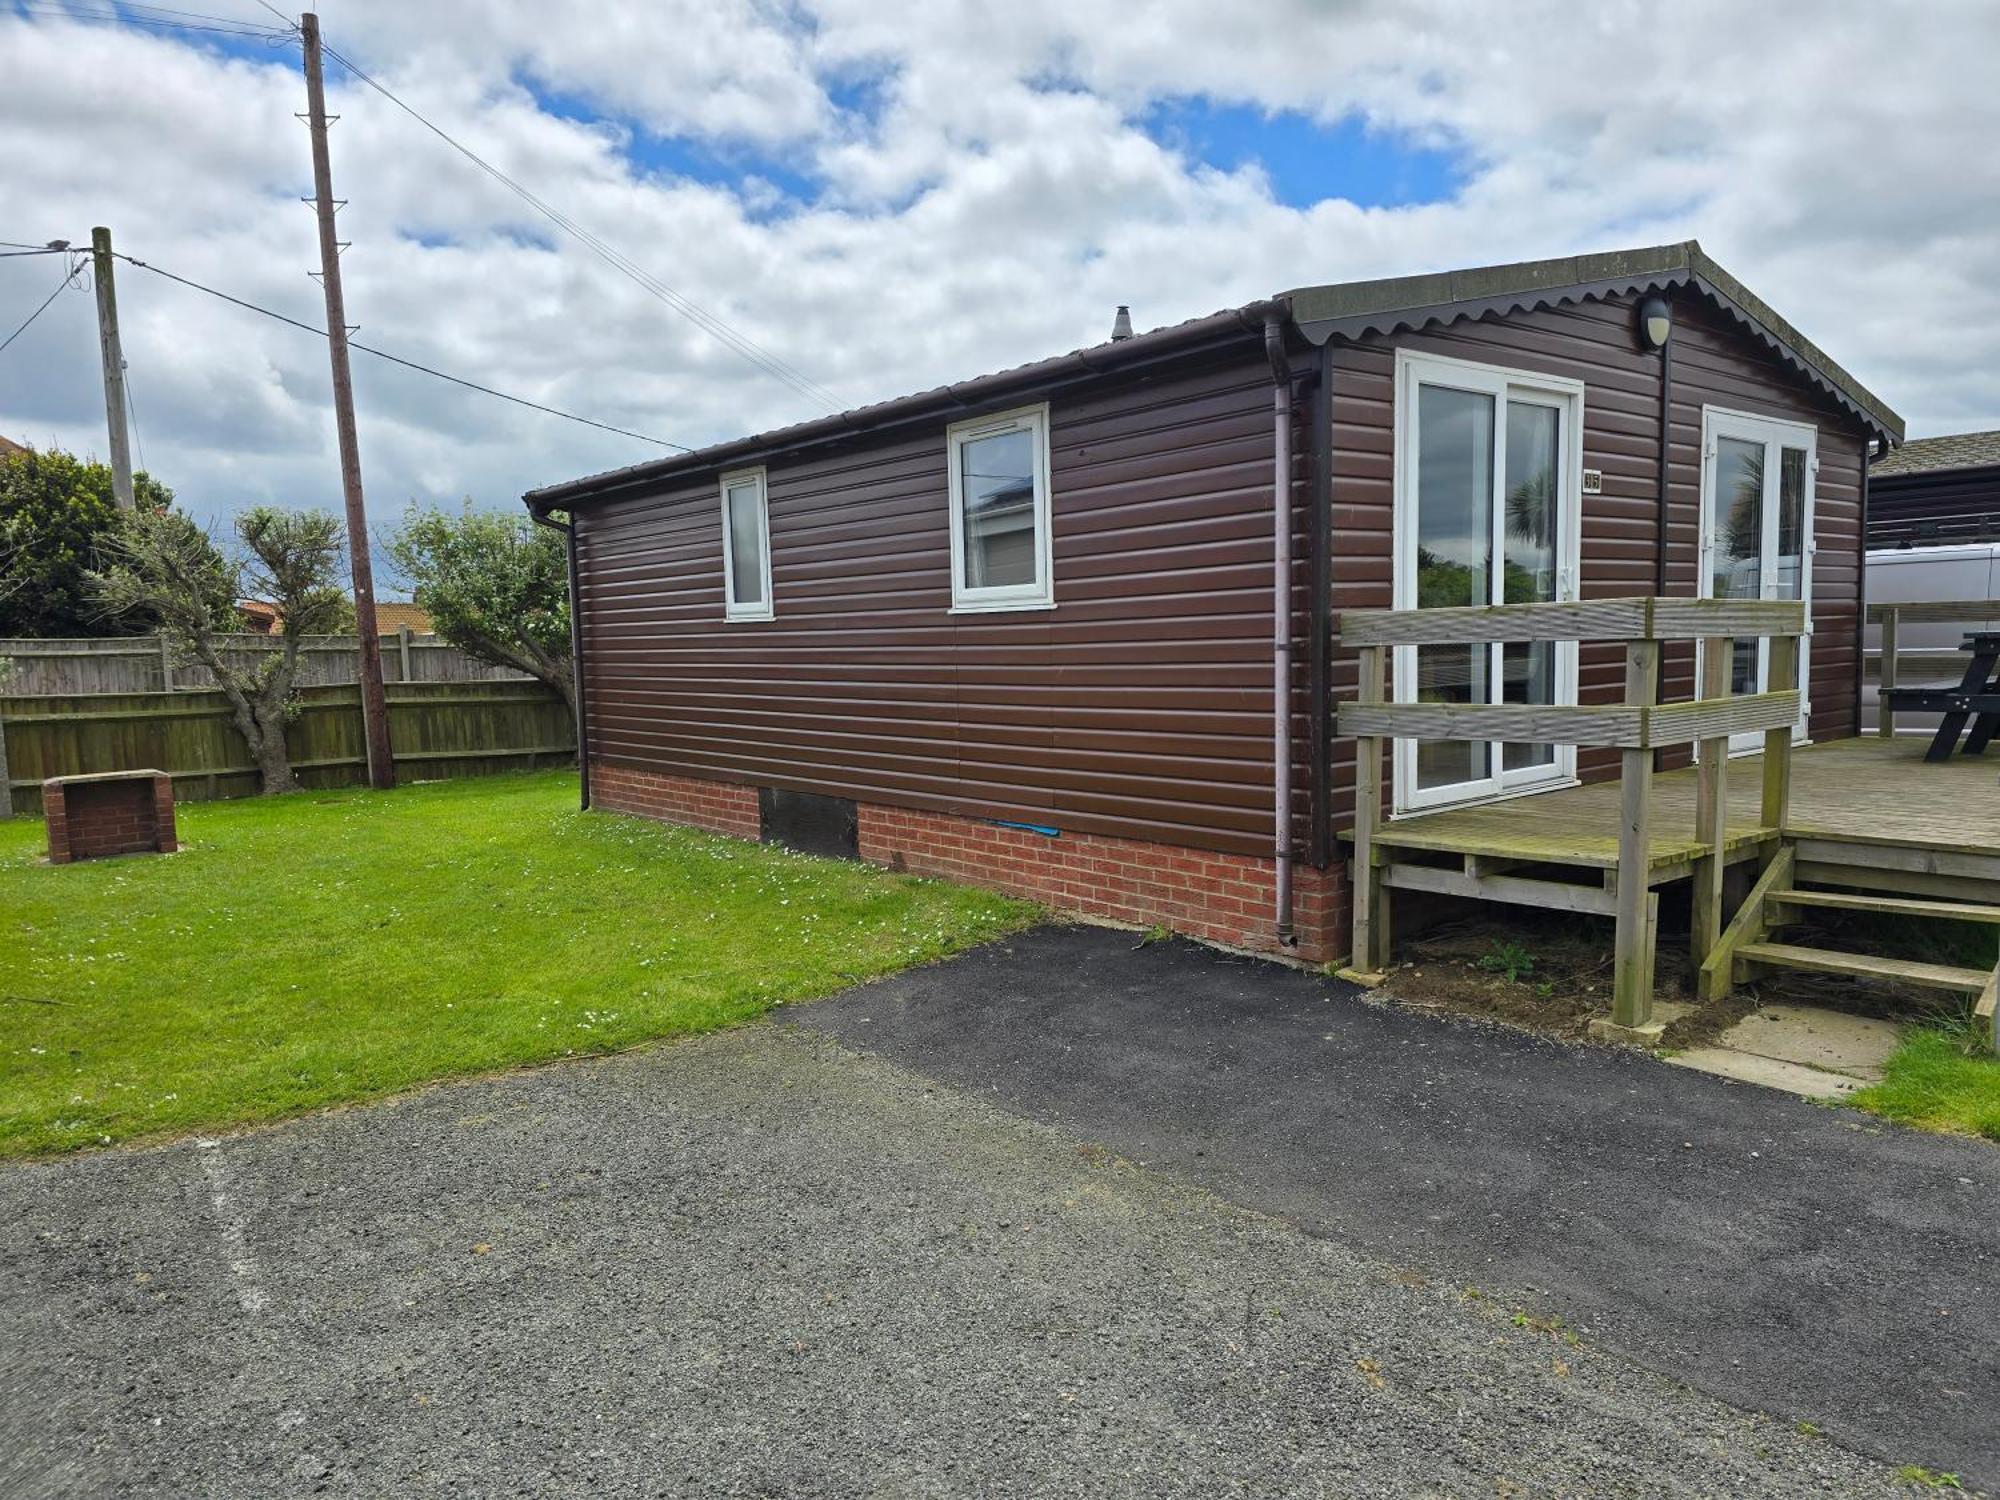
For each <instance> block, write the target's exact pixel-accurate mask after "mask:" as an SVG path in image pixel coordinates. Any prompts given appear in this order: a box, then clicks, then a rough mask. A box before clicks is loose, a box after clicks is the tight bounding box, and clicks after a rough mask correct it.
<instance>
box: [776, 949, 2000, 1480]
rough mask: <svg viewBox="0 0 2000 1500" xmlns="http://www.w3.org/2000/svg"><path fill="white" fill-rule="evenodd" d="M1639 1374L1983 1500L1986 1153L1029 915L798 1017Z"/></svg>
mask: <svg viewBox="0 0 2000 1500" xmlns="http://www.w3.org/2000/svg"><path fill="white" fill-rule="evenodd" d="M796 1021H797V1023H798V1024H800V1025H804V1026H810V1027H812V1028H815V1029H817V1030H819V1031H821V1032H824V1033H825V1034H828V1035H832V1036H835V1037H838V1038H840V1039H842V1040H843V1041H846V1042H849V1043H851V1044H853V1045H856V1046H860V1047H865V1048H868V1049H870V1050H872V1051H874V1052H876V1053H877V1054H879V1055H880V1056H883V1057H885V1058H888V1059H891V1060H894V1061H896V1062H899V1063H902V1064H905V1065H907V1066H909V1067H912V1068H915V1069H919V1070H921V1071H923V1072H924V1073H926V1074H929V1075H931V1076H933V1077H936V1078H938V1079H940V1080H943V1081H945V1082H947V1083H950V1084H952V1085H954V1086H956V1087H960V1088H965V1089H968V1090H974V1091H977V1092H978V1094H979V1095H980V1097H983V1098H986V1099H990V1100H992V1101H993V1102H995V1103H997V1104H1000V1105H1002V1106H1004V1107H1006V1108H1008V1109H1010V1110H1016V1111H1019V1112H1021V1113H1022V1114H1024V1115H1027V1116H1029V1117H1031V1118H1034V1119H1037V1120H1041V1121H1044V1122H1046V1123H1048V1124H1051V1125H1053V1126H1055V1127H1057V1128H1059V1129H1061V1130H1063V1131H1066V1132H1069V1133H1071V1134H1074V1135H1076V1136H1077V1137H1079V1138H1082V1139H1086V1140H1090V1141H1095V1142H1098V1143H1101V1144H1102V1145H1104V1146H1105V1147H1106V1148H1107V1149H1110V1150H1113V1151H1116V1152H1118V1153H1120V1154H1122V1155H1125V1156H1127V1157H1130V1158H1132V1159H1134V1160H1136V1161H1139V1162H1143V1163H1144V1164H1145V1165H1146V1167H1148V1168H1149V1169H1156V1170H1162V1171H1165V1172H1167V1173H1169V1174H1171V1175H1172V1176H1173V1177H1174V1178H1175V1179H1177V1180H1181V1181H1186V1182H1191V1183H1196V1184H1199V1185H1201V1186H1203V1187H1206V1188H1208V1189H1210V1190H1212V1191H1213V1192H1215V1193H1216V1194H1218V1195H1219V1196H1221V1197H1223V1198H1225V1199H1228V1200H1230V1201H1232V1202H1235V1203H1238V1204H1243V1205H1246V1206H1248V1207H1252V1208H1256V1209H1260V1210H1262V1211H1264V1212H1266V1213H1270V1214H1273V1215H1277V1216H1279V1217H1282V1218H1283V1219H1285V1220H1287V1221H1288V1222H1290V1223H1292V1224H1295V1225H1297V1226H1299V1227H1300V1228H1301V1229H1303V1230H1305V1231H1307V1232H1309V1233H1310V1234H1312V1235H1315V1236H1321V1237H1325V1238H1327V1239H1329V1240H1331V1241H1334V1242H1336V1243H1338V1244H1341V1245H1343V1246H1346V1247H1349V1248H1352V1249H1354V1250H1356V1251H1359V1252H1361V1253H1362V1254H1364V1255H1367V1256H1369V1257H1372V1258H1377V1259H1380V1260H1382V1261H1385V1262H1387V1263H1390V1264H1396V1265H1404V1266H1408V1267H1410V1268H1412V1269H1413V1270H1415V1271H1418V1272H1420V1273H1421V1274H1423V1275H1426V1276H1428V1277H1435V1278H1440V1279H1445V1280H1449V1281H1451V1282H1454V1283H1463V1284H1469V1285H1473V1286H1476V1287H1479V1288H1481V1289H1482V1290H1483V1291H1486V1292H1488V1293H1491V1294H1493V1295H1497V1296H1499V1297H1500V1298H1501V1299H1502V1300H1504V1301H1507V1302H1509V1303H1514V1302H1519V1303H1522V1304H1524V1305H1528V1306H1539V1307H1542V1308H1545V1309H1547V1310H1549V1311H1550V1312H1551V1313H1553V1314H1555V1315H1556V1316H1559V1317H1561V1318H1562V1319H1564V1320H1565V1321H1566V1322H1567V1323H1569V1324H1572V1325H1575V1326H1578V1327H1581V1328H1582V1329H1584V1330H1587V1336H1588V1338H1589V1339H1590V1340H1591V1341H1592V1342H1594V1343H1595V1344H1597V1345H1599V1346H1600V1347H1603V1348H1606V1349H1609V1350H1615V1351H1617V1352H1618V1353H1619V1354H1620V1355H1622V1356H1623V1357H1624V1358H1626V1359H1628V1360H1630V1361H1631V1362H1632V1363H1634V1364H1635V1365H1639V1366H1643V1367H1645V1368H1648V1369H1651V1370H1654V1371H1657V1372H1659V1373H1661V1374H1663V1375H1666V1376H1668V1377H1671V1378H1673V1379H1675V1380H1679V1381H1683V1382H1685V1383H1686V1384H1688V1385H1690V1386H1692V1387H1694V1388H1696V1389H1698V1390H1701V1391H1704V1392H1707V1393H1709V1394H1711V1395H1714V1396H1717V1397H1719V1398H1721V1399H1722V1400H1724V1401H1727V1402H1729V1403H1731V1404H1733V1405H1735V1406H1738V1407H1742V1408H1745V1409H1748V1410H1753V1411H1765V1412H1770V1413H1773V1414H1776V1415H1778V1416H1780V1417H1782V1418H1784V1419H1785V1420H1787V1421H1791V1422H1807V1423H1811V1424H1813V1425H1814V1426H1815V1427H1817V1428H1819V1429H1821V1430H1824V1431H1826V1432H1828V1433H1830V1434H1832V1435H1833V1436H1835V1437H1836V1438H1838V1439H1839V1440H1841V1441H1843V1442H1845V1443H1849V1444H1852V1445H1854V1446H1855V1447H1857V1448H1859V1449H1861V1450H1863V1451H1865V1452H1869V1453H1873V1454H1875V1455H1877V1456H1880V1457H1882V1458H1884V1459H1888V1460H1891V1461H1894V1462H1896V1463H1899V1464H1900V1463H1911V1462H1914V1463H1921V1464H1924V1465H1926V1466H1929V1467H1931V1468H1933V1469H1937V1470H1945V1471H1956V1472H1957V1473H1959V1474H1960V1475H1961V1476H1963V1478H1964V1479H1965V1481H1966V1482H1967V1483H1968V1484H1972V1483H1977V1484H1979V1485H1981V1486H1984V1487H1987V1488H1990V1489H1993V1490H1996V1491H2000V1424H1996V1423H1995V1421H1994V1415H1993V1414H1994V1413H1995V1412H1996V1411H2000V1149H1995V1148H1994V1147H1993V1146H1991V1145H1989V1144H1987V1143H1984V1142H1977V1141H1966V1140H1952V1139H1945V1138H1941V1137H1937V1136H1925V1135H1919V1134H1917V1133H1914V1132H1911V1131H1907V1130H1903V1129H1900V1128H1898V1127H1895V1126H1889V1125H1884V1124H1881V1123H1879V1122H1875V1121H1873V1120H1871V1119H1870V1118H1869V1117H1867V1116H1865V1115H1861V1114H1858V1113H1855V1112H1852V1111H1846V1110H1838V1109H1831V1108H1827V1107H1825V1106H1821V1105H1816V1104H1811V1103H1807V1102H1805V1101H1803V1100H1799V1099H1795V1098H1792V1097H1790V1096H1788V1095H1784V1094H1778V1093H1774V1092H1771V1091H1769V1090H1765V1089H1759V1088H1754V1087H1750V1086H1746V1085H1739V1084H1732V1083H1729V1082H1725V1081H1723V1080H1721V1079H1716V1078H1711V1077H1708V1076H1706V1075H1702V1074H1698V1073H1693V1072H1689V1071H1687V1070H1683V1069H1678V1068H1668V1067H1663V1066H1660V1065H1659V1064H1657V1063H1654V1062H1652V1061H1650V1060H1648V1059H1646V1058H1643V1057H1641V1056H1639V1055H1637V1054H1634V1053H1629V1052H1623V1051H1614V1050H1610V1049H1603V1048H1586V1047H1569V1046H1563V1045H1559V1044H1557V1043H1553V1042H1547V1041H1543V1040H1540V1039H1538V1038H1535V1037H1532V1036H1528V1035H1525V1034H1522V1033H1519V1032H1514V1031H1508V1030H1504V1029H1500V1028H1496V1027H1486V1026H1476V1025H1472V1024H1468V1023H1464V1022H1453V1021H1442V1020H1438V1019H1434V1018H1431V1017H1425V1016H1416V1015H1411V1014H1408V1013H1404V1012H1398V1011H1395V1010H1392V1009H1389V1008H1386V1007H1383V1006H1379V1005H1372V1004H1368V1003H1365V1002H1364V1001H1363V1000H1362V999H1361V998H1360V997H1359V995H1358V992H1356V991H1355V990H1354V989H1353V988H1352V987H1351V986H1347V985H1344V984H1341V983H1338V982H1334V981H1328V980H1324V979H1320V978H1317V977H1315V976H1312V975H1308V974H1304V973H1300V972H1296V971H1290V970H1286V969H1283V968H1280V967H1277V966H1275V965H1271V964H1265V963H1259V962H1256V961H1252V960H1244V959H1236V958H1232V957H1230V956H1227V955H1224V954H1220V953H1217V952H1214V951H1212V950H1208V949H1203V948H1199V947H1196V946H1194V945H1192V944H1186V943H1178V942H1176V943H1163V944H1144V945H1141V944H1139V943H1138V942H1137V940H1136V939H1135V938H1134V937H1132V936H1130V935H1128V934H1123V933H1116V932H1108V931H1104V930H1101V929H1091V928H1057V927H1048V928H1042V929H1038V930H1036V931H1034V932H1031V933H1028V934H1026V935H1024V936H1022V937H1020V938H1018V939H1014V940H1011V941H1009V942H1007V943H1004V944H996V945H994V946H992V947H989V948H986V949H982V950H980V951H978V952H976V953H973V954H971V955H968V956H967V957H965V958H963V959H961V960H958V961H956V962H954V963H951V964H947V965H940V966H937V967H934V968H930V969H924V970H917V971H912V972H910V973H907V974H904V975H901V976H898V977H896V978H894V979H890V980H887V981H884V982H883V983H880V984H877V985H874V986H872V987H869V988H866V989H863V990H857V991H853V992H851V993H849V994H847V995H845V996H842V997H840V998H838V999H836V1000H833V1001H830V1002H827V1003H825V1004H822V1005H818V1006H814V1007H811V1008H809V1009H807V1010H803V1011H800V1012H798V1013H797V1014H796Z"/></svg>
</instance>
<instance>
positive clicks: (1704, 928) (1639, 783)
mask: <svg viewBox="0 0 2000 1500" xmlns="http://www.w3.org/2000/svg"><path fill="white" fill-rule="evenodd" d="M1338 629H1339V635H1340V640H1341V643H1342V644H1343V645H1347V646H1354V647H1358V648H1359V650H1360V657H1361V663H1360V664H1361V676H1360V689H1359V692H1358V694H1357V696H1356V698H1355V700H1354V701H1353V702H1352V703H1345V704H1342V705H1341V706H1340V710H1339V725H1340V729H1341V732H1342V733H1345V734H1352V735H1354V736H1356V737H1357V738H1358V739H1359V741H1360V743H1359V745H1358V747H1357V748H1358V760H1357V763H1356V764H1357V769H1356V776H1355V804H1354V881H1353V887H1354V953H1353V958H1352V962H1353V964H1354V965H1355V967H1357V968H1365V969H1380V968H1383V967H1384V966H1386V964H1387V962H1388V958H1389V954H1388V921H1387V905H1386V889H1385V886H1384V882H1383V878H1382V868H1381V866H1382V860H1381V853H1380V850H1379V849H1378V848H1377V846H1376V842H1375V839H1376V833H1377V831H1378V830H1379V829H1380V827H1381V825H1382V817H1383V808H1382V741H1383V740H1385V739H1391V740H1393V739H1417V740H1464V739H1471V740H1487V741H1517V742H1526V743H1542V744H1551V743H1552V744H1567V745H1578V746H1593V747H1604V748H1609V749H1615V750H1618V751H1620V752H1621V753H1622V756H1623V765H1622V768H1621V772H1620V774H1621V787H1622V792H1621V798H1620V816H1619V827H1618V868H1617V889H1616V893H1615V894H1616V900H1617V907H1616V921H1617V960H1616V972H1615V981H1614V985H1613V996H1612V1021H1613V1023H1614V1026H1615V1027H1616V1028H1621V1029H1625V1030H1632V1031H1636V1030H1637V1029H1638V1028H1641V1027H1644V1026H1646V1025H1647V1024H1648V1023H1649V1022H1650V1020H1651V1017H1652V1000H1653V956H1654V949H1655V946H1656V941H1655V940H1656V930H1657V925H1658V912H1659V898H1658V897H1657V895H1655V894H1654V892H1653V890H1652V883H1651V879H1650V873H1651V868H1652V859H1651V842H1652V783H1653V751H1654V750H1655V749H1656V748H1658V747H1660V746H1663V745H1684V744H1690V743H1694V744H1699V745H1700V747H1701V749H1700V772H1699V780H1698V784H1697V794H1696V812H1695V837H1696V840H1697V841H1698V842H1699V843H1700V844H1701V845H1702V846H1703V847H1704V849H1705V851H1706V853H1705V855H1704V857H1703V859H1702V860H1701V863H1700V865H1699V867H1698V868H1697V869H1696V871H1695V896H1694V902H1695V905H1694V928H1695V932H1694V949H1695V957H1696V959H1697V961H1700V960H1701V959H1703V958H1705V957H1706V956H1707V953H1708V950H1709V949H1710V948H1712V947H1713V946H1714V944H1715V942H1716V940H1717V938H1718V937H1719V936H1720V934H1721V928H1722V873H1723V867H1724V863H1725V857H1726V849H1727V842H1728V840H1727V822H1728V816H1727V811H1728V770H1729V739H1730V736H1732V735H1735V734H1742V733H1747V732H1753V731H1760V730H1761V731H1762V732H1763V734H1764V766H1763V771H1764V787H1763V802H1762V815H1761V821H1762V824H1763V826H1765V827H1767V828H1770V829H1773V830H1776V829H1779V828H1781V827H1782V826H1783V824H1784V821H1785V815H1786V810H1787V805H1788V802H1789V799H1790V795H1791V751H1792V732H1793V727H1794V726H1795V725H1796V724H1797V722H1798V717H1799V692H1798V688H1797V678H1798V637H1799V636H1800V634H1801V633H1802V632H1803V631H1804V629H1805V607H1804V605H1802V604H1800V603H1798V602H1797V601H1793V600H1776V599H1772V600H1759V599H1648V598H1633V599H1591V600H1580V601H1574V602H1564V603H1554V604H1503V605H1493V606H1488V607H1479V606H1474V607H1471V608H1445V609H1409V610H1390V609H1378V610H1351V611H1348V612H1347V613H1345V614H1343V615H1341V616H1340V619H1339V623H1338ZM1750 637H1757V638H1760V639H1765V638H1767V639H1769V640H1770V642H1771V650H1770V676H1769V680H1770V682H1771V683H1773V684H1783V686H1774V687H1773V688H1772V690H1771V691H1768V692H1763V693H1756V694H1749V695H1744V696H1733V695H1732V694H1731V693H1730V688H1729V684H1730V674H1731V664H1732V662H1733V661H1734V658H1735V647H1736V641H1737V640H1738V639H1741V638H1750ZM1687 640H1698V641H1701V642H1703V643H1704V646H1703V667H1702V681H1701V689H1700V691H1701V696H1700V697H1699V698H1697V699H1695V700H1694V701H1692V702H1687V703H1660V702H1659V701H1657V692H1658V681H1659V665H1660V647H1661V644H1662V643H1663V642H1666V641H1687ZM1515 641H1595V642H1603V641H1611V642H1623V643H1624V645H1625V697H1624V700H1623V701H1622V702H1619V703H1586V704H1568V705H1563V704H1529V703H1394V702H1390V701H1388V698H1387V694H1386V692H1385V688H1386V685H1387V681H1388V676H1389V670H1388V669H1389V652H1390V651H1391V650H1392V649H1393V648H1395V647H1398V646H1419V645H1453V646H1461V645H1462V646H1474V645H1483V644H1491V643H1494V642H1515Z"/></svg>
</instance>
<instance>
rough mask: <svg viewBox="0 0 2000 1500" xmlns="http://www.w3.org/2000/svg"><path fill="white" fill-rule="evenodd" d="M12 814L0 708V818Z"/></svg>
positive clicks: (4, 720)
mask: <svg viewBox="0 0 2000 1500" xmlns="http://www.w3.org/2000/svg"><path fill="white" fill-rule="evenodd" d="M13 816H14V786H13V783H12V782H10V781H9V780H8V779H7V715H6V712H5V710H4V709H0V818H11V817H13Z"/></svg>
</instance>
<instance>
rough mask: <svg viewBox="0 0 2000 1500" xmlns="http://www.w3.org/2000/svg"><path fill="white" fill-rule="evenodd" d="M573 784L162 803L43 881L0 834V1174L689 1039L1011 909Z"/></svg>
mask: <svg viewBox="0 0 2000 1500" xmlns="http://www.w3.org/2000/svg"><path fill="white" fill-rule="evenodd" d="M576 785H577V783H576V776H575V774H574V773H555V774H548V773H544V774H535V775H515V776H498V777H486V778H479V779H469V780H464V781H455V782H446V783H434V784H431V785H427V786H412V787H406V788H402V789H400V790H397V791H394V792H387V793H374V792H360V791H350V792H337V793H320V792H301V793H297V794H295V795H292V796H287V797H279V798H269V799H259V800H249V801H240V802H214V803H194V804H183V805H182V806H181V807H180V808H179V809H178V817H179V825H180V837H181V839H182V850H183V852H181V853H179V854H176V855H173V856H171V857H169V858H157V857H144V856H142V857H137V858H129V859H113V860H100V861H96V862H92V863H86V864H79V865H70V866H64V867H60V868H57V867H51V866H49V865H46V864H43V863H42V862H41V856H42V852H43V843H42V840H43V832H42V825H41V823H40V822H39V821H36V820H32V819H26V818H20V819H15V820H14V821H13V822H11V823H9V822H0V1156H22V1155H28V1154H31V1153H37V1152H46V1151H58V1150H64V1149H69V1148H74V1147H82V1146H97V1145H105V1144H109V1143H111V1142H116V1141H125V1140H130V1139H133V1138H135V1137H141V1136H147V1135H155V1134H160V1133H165V1132H172V1131H181V1130H190V1129H197V1128H200V1129H212V1128H216V1127H221V1126H228V1125H236V1124H242V1123H246V1122H249V1121H254V1120H268V1119H275V1118H278V1117H281V1116H285V1115H291V1114H296V1113H298V1112H299V1111H301V1110H307V1109H312V1108H315V1107H319V1106H324V1105H329V1104H334V1103H338V1102H341V1101H344V1100H352V1099H366V1098H370V1097H374V1096H377V1095H381V1094H386V1093H389V1092H392V1091H394V1090H397V1089H403V1088H408V1087H409V1086H411V1085H412V1084H417V1083H421V1082H423V1081H425V1080H427V1079H434V1078H442V1077H446V1076H448V1075H451V1074H460V1073H472V1072H479V1071H484V1070H489V1069H495V1068H504V1067H509V1066H512V1065H515V1064H520V1063H531V1062H539V1061H542V1060H544V1059H548V1058H556V1057H564V1056H568V1055H570V1054H572V1053H586V1052H603V1051H608V1050H611V1049H614V1048H619V1047H625V1046H629V1045H631V1044H633V1043H635V1042H639V1041H643V1040H646V1039H648V1038H653V1037H662V1036H672V1035H677V1034H681V1033H687V1032H698V1031H705V1030H709V1029H711V1028H713V1027H717V1026H722V1025H726V1024H728V1023H730V1022H732V1021H738V1020H742V1019H744V1018H745V1017H749V1016H755V1015H757V1014H759V1013H760V1012H762V1011H764V1010H766V1009H767V1008H769V1007H770V1006H772V1005H776V1004H781V1003H783V1002H786V1001H792V1000H803V999H809V998H812V997H814V996H818V995H824V994H827V993H830V992H832V991H834V990H837V989H839V988H841V987H843V986H845V985H848V984H851V983H853V982H855V981H857V980H861V979H865V978H869V977H871V976H874V975H880V974H884V973H888V972H890V971H892V970H895V969H900V968H904V967H906V966H908V965H910V964H914V963H920V962H923V961H925V960H928V959H934V958H938V957H940V956H942V955H945V954H948V953H952V952H955V951H957V950H959V949H961V948H964V947H966V946H968V945H970V944H973V943H977V942H980V941H982V940H984V939H986V938H990V937H993V936H995V935H996V934H999V933H1002V932H1005V931H1008V930H1010V929H1013V928H1016V927H1018V926H1020V925H1022V924H1023V923H1025V922H1026V921H1028V920H1030V919H1031V917H1032V915H1033V912H1032V909H1031V908H1029V907H1027V906H1024V905H1022V904H1021V903H1019V902H1015V901H1009V900H1007V899H1006V898H1004V897H1001V896H996V895H992V894H989V893H987V892H983V891H975V890H968V889H965V888H962V887H956V886H950V885H944V884H940V883H937V882H932V881H921V880H915V879H910V878H906V877H902V876H897V875H892V874H890V873H888V872H886V871H882V870H878V869H875V868H872V867H869V866H865V865H858V864H850V863H846V862H842V861H836V860H820V859H810V858H806V857H804V856H800V855H794V854H789V853H786V852H784V851H782V850H778V849H774V848H766V847H760V846H756V845H750V844H744V843H740V842H735V841H732V840H727V839H720V838H711V837H709V836H707V835H703V834H698V833H692V832H688V831H686V830H683V829H676V828H668V827H665V826H662V825H659V824H655V823H651V822H648V821H645V820H642V819H638V818H627V817H620V816H616V815H613V814H606V813H596V812H593V813H579V812H578V811H577V810H576Z"/></svg>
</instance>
